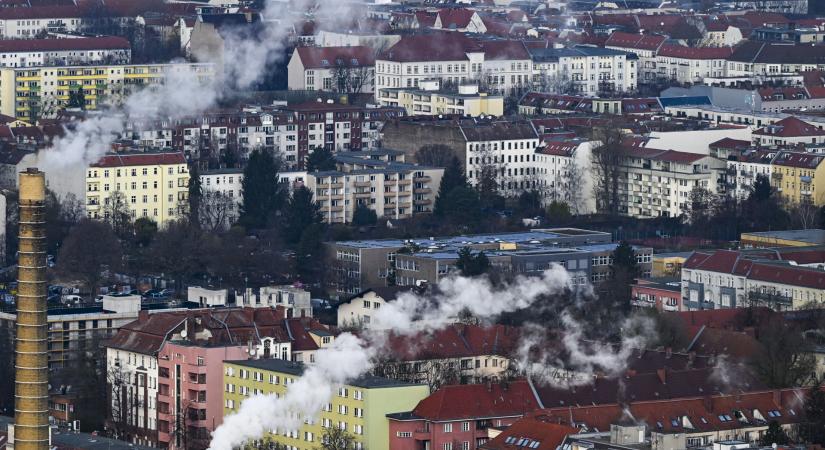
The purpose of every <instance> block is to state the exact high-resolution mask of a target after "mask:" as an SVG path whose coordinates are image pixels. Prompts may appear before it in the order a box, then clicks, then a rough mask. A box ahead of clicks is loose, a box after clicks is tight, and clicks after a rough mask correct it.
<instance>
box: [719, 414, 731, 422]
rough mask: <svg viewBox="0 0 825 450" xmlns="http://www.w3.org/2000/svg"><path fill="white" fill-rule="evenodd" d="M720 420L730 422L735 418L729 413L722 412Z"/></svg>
mask: <svg viewBox="0 0 825 450" xmlns="http://www.w3.org/2000/svg"><path fill="white" fill-rule="evenodd" d="M719 420H720V421H722V422H730V421H731V420H733V418H732V417H731V416H729V415H727V414H720V415H719Z"/></svg>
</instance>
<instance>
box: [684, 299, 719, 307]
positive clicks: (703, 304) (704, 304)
mask: <svg viewBox="0 0 825 450" xmlns="http://www.w3.org/2000/svg"><path fill="white" fill-rule="evenodd" d="M683 303H684V305H685V307H686V308H689V309H716V304H714V303H713V302H705V301H698V302H695V301H691V300H685V301H684V302H683Z"/></svg>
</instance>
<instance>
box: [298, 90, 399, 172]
mask: <svg viewBox="0 0 825 450" xmlns="http://www.w3.org/2000/svg"><path fill="white" fill-rule="evenodd" d="M288 110H289V111H291V112H292V113H293V117H294V120H295V124H296V125H297V126H298V154H297V160H298V166H299V167H303V162H304V159H305V158H306V156H307V155H309V154H310V153H311V152H312V150H313V149H315V148H317V147H322V148H325V149H327V150H330V151H333V152H337V151H348V150H352V151H355V150H370V149H375V148H377V147H378V146H379V145H378V144H379V142H380V141H381V129H382V127H383V125H384V122H385V121H387V120H392V119H397V118H399V117H403V116H404V110H403V109H401V108H392V107H380V108H369V107H363V106H353V105H344V104H340V103H331V102H326V103H324V102H310V103H304V104H300V105H295V106H290V107H289V108H288Z"/></svg>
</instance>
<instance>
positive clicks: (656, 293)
mask: <svg viewBox="0 0 825 450" xmlns="http://www.w3.org/2000/svg"><path fill="white" fill-rule="evenodd" d="M630 304H631V305H633V306H636V307H639V308H656V310H658V311H682V283H681V280H680V279H679V278H650V279H639V280H636V283H635V284H634V285H633V286H632V287H631V299H630Z"/></svg>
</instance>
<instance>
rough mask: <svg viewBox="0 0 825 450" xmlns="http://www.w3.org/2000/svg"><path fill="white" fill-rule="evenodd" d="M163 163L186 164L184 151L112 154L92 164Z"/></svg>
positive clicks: (143, 164) (120, 165)
mask: <svg viewBox="0 0 825 450" xmlns="http://www.w3.org/2000/svg"><path fill="white" fill-rule="evenodd" d="M163 164H186V157H185V156H183V153H128V154H110V155H106V156H104V157H103V158H101V159H100V160H99V161H98V162H97V163H95V164H92V167H124V166H155V165H163Z"/></svg>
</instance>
